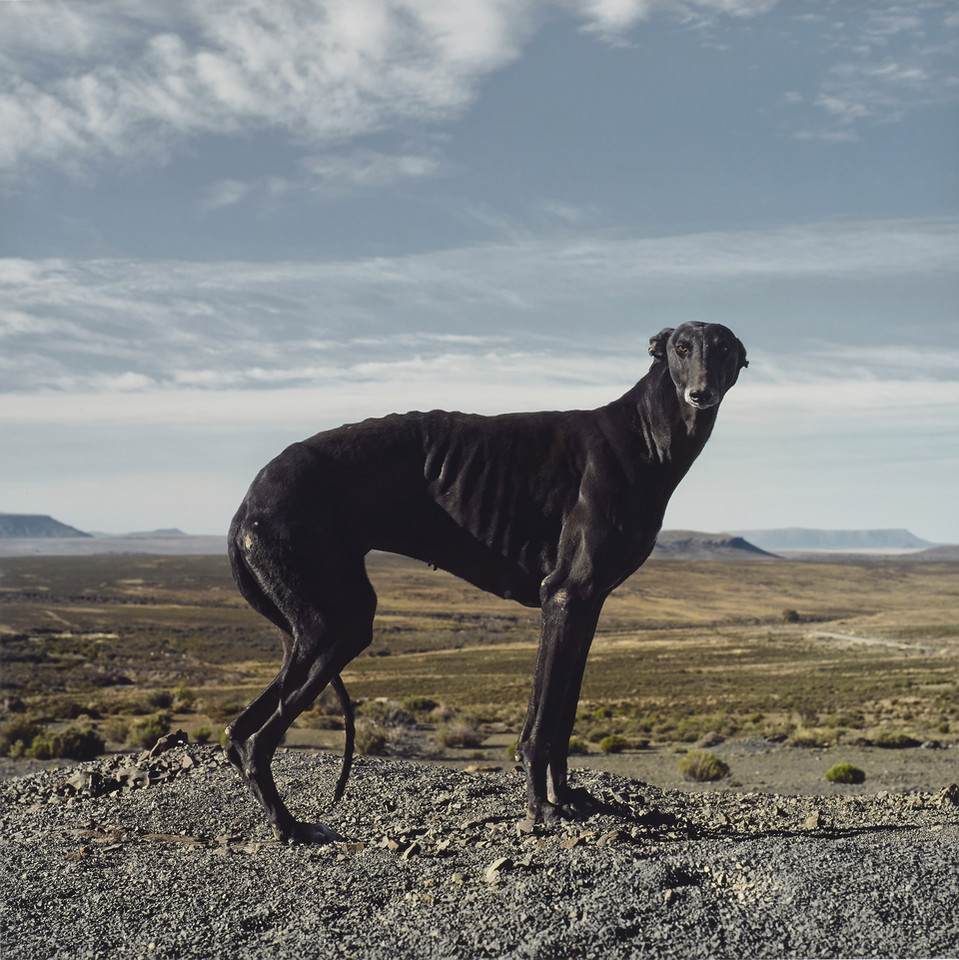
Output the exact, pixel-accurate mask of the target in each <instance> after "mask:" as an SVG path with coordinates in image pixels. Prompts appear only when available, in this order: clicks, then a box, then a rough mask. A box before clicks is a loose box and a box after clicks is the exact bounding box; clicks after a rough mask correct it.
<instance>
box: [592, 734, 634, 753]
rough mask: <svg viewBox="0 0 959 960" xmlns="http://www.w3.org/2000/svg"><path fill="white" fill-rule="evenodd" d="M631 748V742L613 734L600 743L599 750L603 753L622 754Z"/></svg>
mask: <svg viewBox="0 0 959 960" xmlns="http://www.w3.org/2000/svg"><path fill="white" fill-rule="evenodd" d="M628 746H629V741H628V740H627V739H626V738H625V737H621V736H620V735H619V734H618V733H611V734H610V735H609V736H608V737H603V739H602V740H600V741H599V749H600V750H602V751H603V753H622V752H623V751H624V750H625V749H626V748H627V747H628Z"/></svg>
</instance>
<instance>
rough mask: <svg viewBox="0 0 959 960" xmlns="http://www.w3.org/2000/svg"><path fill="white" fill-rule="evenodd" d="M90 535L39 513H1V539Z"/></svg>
mask: <svg viewBox="0 0 959 960" xmlns="http://www.w3.org/2000/svg"><path fill="white" fill-rule="evenodd" d="M89 536H90V534H89V533H84V532H83V531H82V530H77V528H76V527H70V526H67V524H65V523H60V521H59V520H54V519H53V517H47V516H43V515H42V514H38V513H36V514H35V513H0V537H3V538H7V539H11V540H13V539H16V540H22V539H25V538H34V539H39V538H43V537H89Z"/></svg>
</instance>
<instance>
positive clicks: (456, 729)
mask: <svg viewBox="0 0 959 960" xmlns="http://www.w3.org/2000/svg"><path fill="white" fill-rule="evenodd" d="M433 736H434V738H435V739H436V742H437V743H439V744H440V745H441V746H444V747H451V748H454V749H456V748H459V749H462V748H464V747H478V746H479V745H480V744H481V743H482V742H483V740H484V739H485V738H484V737H483V735H482V734H481V733H480V732H479V731H478V730H477V729H476V727H474V726H473V725H472V724H470V723H467V722H466V721H464V720H458V721H454V722H453V723H448V724H446V725H445V726H442V727H440V728H438V729H437V731H436V733H435V734H433Z"/></svg>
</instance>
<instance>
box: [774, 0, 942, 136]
mask: <svg viewBox="0 0 959 960" xmlns="http://www.w3.org/2000/svg"><path fill="white" fill-rule="evenodd" d="M952 10H953V6H952V4H950V3H945V2H937V0H932V2H929V3H925V4H922V5H921V6H918V7H903V6H902V5H901V4H897V3H891V2H890V3H885V4H876V5H872V6H869V7H867V8H864V9H857V10H853V11H850V10H847V9H846V8H838V7H837V8H835V9H834V14H833V16H834V17H835V19H834V20H832V21H831V22H829V23H828V25H826V24H824V26H823V29H824V31H825V32H826V34H827V35H828V41H827V42H826V43H825V46H826V48H827V49H828V50H829V51H830V54H831V56H832V57H834V58H836V59H835V62H833V63H832V64H831V65H830V66H828V67H827V68H825V69H824V70H823V71H822V73H821V74H820V75H819V77H818V79H817V90H816V91H815V92H813V93H810V94H809V96H808V98H806V97H799V98H798V99H794V100H793V101H792V102H793V103H800V102H803V101H804V100H807V99H808V101H809V102H810V103H812V104H813V105H814V106H815V107H817V108H819V110H820V111H821V112H822V115H823V116H824V118H825V120H826V122H825V124H817V125H815V126H804V127H802V128H800V129H799V130H797V131H796V134H795V135H796V136H797V137H798V138H800V139H807V140H808V139H824V140H836V141H841V140H855V139H859V136H860V133H859V131H860V129H861V127H862V126H863V125H864V124H876V123H894V122H897V121H900V120H902V119H903V118H904V117H905V116H906V115H907V114H908V113H909V112H910V111H913V110H916V109H921V108H924V107H930V106H936V105H941V104H946V103H955V102H957V101H959V68H957V60H956V54H957V49H959V47H957V40H959V37H957V34H956V25H957V24H956V21H955V18H954V17H952V16H951V13H952Z"/></svg>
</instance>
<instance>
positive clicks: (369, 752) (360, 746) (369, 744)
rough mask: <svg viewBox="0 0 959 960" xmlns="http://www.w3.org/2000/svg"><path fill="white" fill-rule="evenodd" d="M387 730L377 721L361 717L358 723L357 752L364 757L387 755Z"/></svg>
mask: <svg viewBox="0 0 959 960" xmlns="http://www.w3.org/2000/svg"><path fill="white" fill-rule="evenodd" d="M386 740H387V731H386V728H385V727H383V726H382V725H381V724H379V723H377V722H376V721H375V720H369V719H365V718H363V717H361V718H360V719H359V720H358V721H357V722H356V740H355V743H354V746H355V749H356V752H357V753H358V754H360V756H364V757H382V756H385V754H386Z"/></svg>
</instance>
